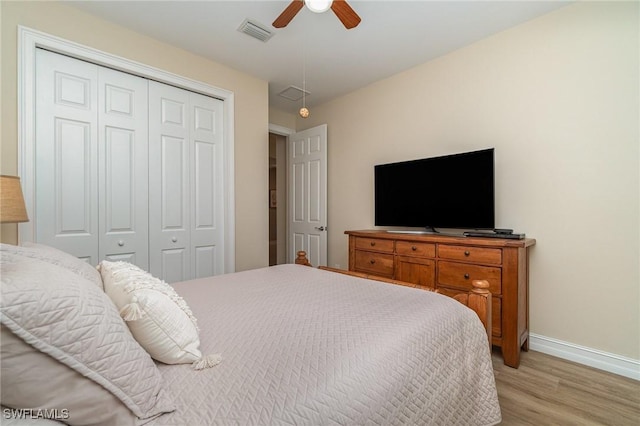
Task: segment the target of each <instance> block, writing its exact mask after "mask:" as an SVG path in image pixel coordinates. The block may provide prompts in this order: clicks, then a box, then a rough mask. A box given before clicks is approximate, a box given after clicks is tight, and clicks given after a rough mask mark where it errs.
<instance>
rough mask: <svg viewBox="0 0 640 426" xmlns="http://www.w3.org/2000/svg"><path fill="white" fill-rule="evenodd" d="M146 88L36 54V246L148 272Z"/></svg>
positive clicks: (118, 74)
mask: <svg viewBox="0 0 640 426" xmlns="http://www.w3.org/2000/svg"><path fill="white" fill-rule="evenodd" d="M147 129H148V113H147V82H146V80H144V79H142V78H139V77H135V76H132V75H129V74H126V73H122V72H119V71H114V70H110V69H107V68H104V67H99V66H97V65H95V64H90V63H87V62H84V61H80V60H77V59H73V58H69V57H67V56H63V55H59V54H56V53H52V52H48V51H45V50H41V49H38V50H37V51H36V143H35V162H36V164H35V171H36V172H35V191H36V203H35V204H36V205H35V216H36V217H35V222H36V238H35V240H36V242H39V243H43V244H47V245H51V246H54V247H57V248H60V249H61V250H64V251H66V252H68V253H71V254H73V255H75V256H77V257H79V258H82V259H85V260H86V261H88V262H89V263H91V264H93V265H96V264H97V263H98V262H99V261H100V260H102V259H112V260H127V261H129V262H132V263H135V264H137V265H138V266H140V267H142V268H145V269H147V268H148V248H147V247H148V230H147V217H148V209H147V185H148V177H147V175H148V171H147V164H148V159H147V155H148V154H147V144H148V135H147Z"/></svg>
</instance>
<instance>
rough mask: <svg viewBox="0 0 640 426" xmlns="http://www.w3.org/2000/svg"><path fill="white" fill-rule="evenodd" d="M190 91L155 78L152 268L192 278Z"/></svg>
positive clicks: (172, 277)
mask: <svg viewBox="0 0 640 426" xmlns="http://www.w3.org/2000/svg"><path fill="white" fill-rule="evenodd" d="M188 112H189V92H187V91H185V90H181V89H178V88H175V87H172V86H167V85H165V84H160V83H156V82H154V81H150V82H149V125H150V129H149V269H150V271H151V273H152V274H153V275H155V276H158V277H161V278H162V279H164V280H165V281H167V282H176V281H184V280H187V279H190V278H191V265H190V258H191V257H190V256H191V253H190V237H191V235H190V232H189V229H190V228H189V226H190V224H189V220H190V214H189V213H190V212H189V204H190V183H189V162H190V161H189V157H190V149H189V148H190V147H189V120H188Z"/></svg>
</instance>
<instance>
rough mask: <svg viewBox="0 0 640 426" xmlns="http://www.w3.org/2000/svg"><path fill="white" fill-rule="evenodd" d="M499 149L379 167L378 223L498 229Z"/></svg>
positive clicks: (376, 193)
mask: <svg viewBox="0 0 640 426" xmlns="http://www.w3.org/2000/svg"><path fill="white" fill-rule="evenodd" d="M493 154H494V149H493V148H490V149H485V150H481V151H473V152H465V153H462V154H453V155H446V156H442V157H432V158H424V159H420V160H413V161H404V162H400V163H390V164H380V165H376V166H375V167H374V179H375V224H376V226H403V227H426V228H465V229H493V228H494V226H495V223H494V222H495V220H494V214H495V206H494V156H493Z"/></svg>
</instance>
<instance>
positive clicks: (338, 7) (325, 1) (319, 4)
mask: <svg viewBox="0 0 640 426" xmlns="http://www.w3.org/2000/svg"><path fill="white" fill-rule="evenodd" d="M305 5H306V6H307V9H309V10H310V11H312V12H316V13H322V12H326V11H327V10H329V9H331V10H333V13H335V14H336V16H337V17H338V19H339V20H340V22H342V24H343V25H344V26H345V28H346V29H348V30H349V29H351V28H354V27H357V26H358V24H359V23H360V20H361V19H360V17H359V16H358V14H357V13H356V12H355V11H354V10H353V9H352V8H351V6H349V5H348V4H347V2H346V1H345V0H293V1H292V2H291V3H289V6H287V7H286V9H285V10H284V11H283V12H282V13H281V14H280V16H278V17H277V18H276V20H275V21H273V26H274V27H276V28H283V27H286V26H287V25H288V24H289V22H291V20H292V19H293V18H294V17H295V16H296V14H297V13H298V12H300V9H302V6H305Z"/></svg>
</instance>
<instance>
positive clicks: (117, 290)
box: [98, 260, 222, 370]
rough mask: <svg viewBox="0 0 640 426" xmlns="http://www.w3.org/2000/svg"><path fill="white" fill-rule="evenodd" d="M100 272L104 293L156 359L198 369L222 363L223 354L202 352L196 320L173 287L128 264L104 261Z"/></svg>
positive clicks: (139, 340)
mask: <svg viewBox="0 0 640 426" xmlns="http://www.w3.org/2000/svg"><path fill="white" fill-rule="evenodd" d="M98 270H99V271H100V274H101V275H102V280H103V282H104V291H105V292H106V293H107V295H108V296H109V298H111V300H112V301H113V303H114V304H115V305H116V307H117V308H118V310H119V311H120V316H121V317H122V319H124V320H125V321H126V323H127V325H128V326H129V330H131V334H133V337H134V338H135V339H136V340H137V341H138V343H139V344H140V346H142V347H143V348H144V349H145V350H146V351H147V352H148V353H149V355H151V357H152V358H153V359H155V360H157V361H160V362H163V363H165V364H187V363H191V364H192V365H193V368H194V369H196V370H201V369H204V368H210V367H213V366H215V365H217V364H219V363H220V361H221V360H222V358H221V357H220V355H218V354H215V355H209V356H202V354H201V353H200V349H199V346H200V337H199V334H198V332H199V330H198V324H197V321H196V318H195V317H194V316H193V313H192V312H191V309H189V306H187V303H186V302H185V301H184V300H183V299H182V297H180V296H179V295H178V293H176V291H175V290H174V289H173V287H171V286H170V285H169V284H167V283H165V282H164V281H162V280H160V279H158V278H155V277H153V276H152V275H151V274H149V273H148V272H146V271H144V270H142V269H140V268H139V267H137V266H135V265H133V264H131V263H127V262H109V261H106V260H103V261H102V262H100V265H98Z"/></svg>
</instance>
